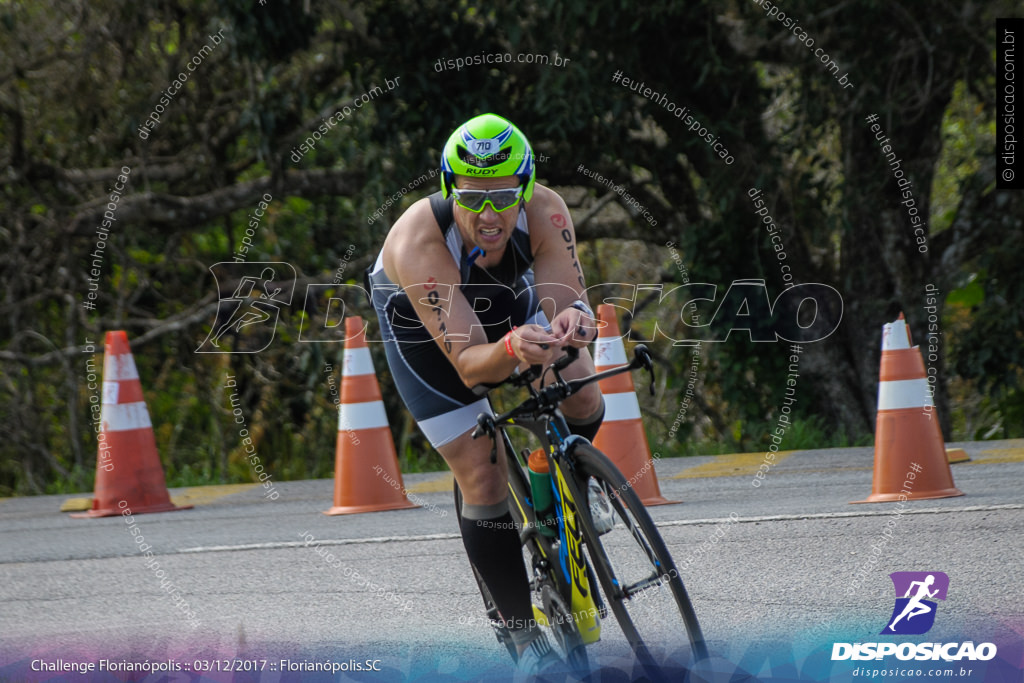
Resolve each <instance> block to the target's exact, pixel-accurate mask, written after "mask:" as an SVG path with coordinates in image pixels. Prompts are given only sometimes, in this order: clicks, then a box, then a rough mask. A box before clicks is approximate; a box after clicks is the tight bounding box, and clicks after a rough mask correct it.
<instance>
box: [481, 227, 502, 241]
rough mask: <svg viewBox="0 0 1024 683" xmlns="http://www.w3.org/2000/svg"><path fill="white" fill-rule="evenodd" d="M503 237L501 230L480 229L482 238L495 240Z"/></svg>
mask: <svg viewBox="0 0 1024 683" xmlns="http://www.w3.org/2000/svg"><path fill="white" fill-rule="evenodd" d="M499 235H501V228H480V236H481V237H483V238H484V239H494V238H496V237H498V236H499Z"/></svg>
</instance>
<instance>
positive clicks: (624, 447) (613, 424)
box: [594, 304, 679, 505]
mask: <svg viewBox="0 0 1024 683" xmlns="http://www.w3.org/2000/svg"><path fill="white" fill-rule="evenodd" d="M597 320H598V332H597V341H595V342H594V365H595V366H596V368H597V371H598V372H601V371H603V370H608V369H610V368H613V367H615V366H618V365H623V364H625V363H627V362H628V361H627V360H626V347H625V346H623V344H622V333H621V332H620V331H619V322H618V320H616V319H615V309H614V308H613V307H612V306H611V305H610V304H601V305H600V306H598V307H597ZM598 386H600V387H601V393H602V394H604V403H605V415H604V422H603V423H602V424H601V429H600V430H598V432H597V436H596V437H594V446H596V447H597V448H598V450H600V451H602V452H604V454H605V455H607V456H608V457H609V458H611V460H612V462H614V463H615V465H616V466H617V467H618V468H619V470H621V471H622V474H623V475H624V476H625V477H626V480H627V481H629V482H631V484H632V486H633V490H634V491H636V494H637V495H638V496H640V500H641V501H642V502H643V504H644V505H668V504H670V503H678V502H679V501H678V500H667V499H665V498H664V497H663V496H662V495H661V488H660V487H659V486H658V477H657V475H656V474H655V473H654V463H653V462H652V461H651V448H650V446H649V445H648V444H647V434H645V433H644V425H643V421H642V420H641V418H640V402H639V401H637V400H636V391H635V390H634V388H633V378H632V377H631V376H630V374H629V373H628V372H626V373H623V374H621V375H616V376H614V377H609V378H608V379H604V380H601V381H600V382H598Z"/></svg>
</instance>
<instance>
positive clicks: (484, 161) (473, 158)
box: [456, 145, 512, 168]
mask: <svg viewBox="0 0 1024 683" xmlns="http://www.w3.org/2000/svg"><path fill="white" fill-rule="evenodd" d="M456 150H457V152H458V155H459V159H461V160H462V161H463V163H465V164H468V165H469V166H475V167H477V168H491V167H492V166H500V165H501V164H503V163H505V162H506V161H508V160H509V159H510V158H512V147H511V146H509V147H505V148H503V149H501V150H500V151H498V152H496V153H495V154H490V155H488V156H485V157H480V156H477V155H475V154H472V153H471V152H470V151H469V150H468V149H466V148H465V147H463V146H462V145H458V146H457V147H456Z"/></svg>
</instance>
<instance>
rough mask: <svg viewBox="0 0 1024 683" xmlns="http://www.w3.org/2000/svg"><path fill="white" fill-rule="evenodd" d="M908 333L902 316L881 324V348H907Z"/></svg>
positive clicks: (908, 341)
mask: <svg viewBox="0 0 1024 683" xmlns="http://www.w3.org/2000/svg"><path fill="white" fill-rule="evenodd" d="M909 348H910V335H908V334H907V321H905V320H903V319H902V318H901V319H899V320H896V321H895V322H891V323H885V324H884V325H882V350H883V351H895V350H896V349H909Z"/></svg>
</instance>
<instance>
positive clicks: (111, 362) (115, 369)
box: [103, 353, 139, 382]
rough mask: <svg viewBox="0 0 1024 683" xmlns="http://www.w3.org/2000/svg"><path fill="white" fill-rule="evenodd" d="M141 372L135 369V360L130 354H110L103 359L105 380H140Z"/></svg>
mask: <svg viewBox="0 0 1024 683" xmlns="http://www.w3.org/2000/svg"><path fill="white" fill-rule="evenodd" d="M138 378H139V370H138V368H136V367H135V358H133V357H132V355H131V354H130V353H126V354H122V355H114V354H110V355H108V356H106V357H105V358H104V359H103V379H104V381H107V382H116V381H120V380H124V379H138Z"/></svg>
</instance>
